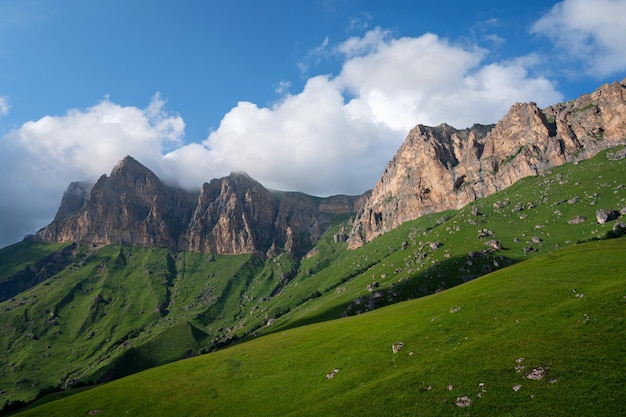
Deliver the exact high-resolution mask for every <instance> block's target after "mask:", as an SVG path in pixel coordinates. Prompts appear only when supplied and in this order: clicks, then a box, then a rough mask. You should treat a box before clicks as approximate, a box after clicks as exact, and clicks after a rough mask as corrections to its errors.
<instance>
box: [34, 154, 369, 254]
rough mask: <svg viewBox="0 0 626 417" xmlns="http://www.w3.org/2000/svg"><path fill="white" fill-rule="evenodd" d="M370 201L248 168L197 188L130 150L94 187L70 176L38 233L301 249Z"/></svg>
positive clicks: (179, 246) (268, 250)
mask: <svg viewBox="0 0 626 417" xmlns="http://www.w3.org/2000/svg"><path fill="white" fill-rule="evenodd" d="M363 202H364V198H363V197H362V196H356V197H353V196H335V197H328V198H317V197H313V196H309V195H306V194H302V193H287V192H285V193H281V192H274V193H272V192H270V191H269V190H267V189H265V188H264V187H263V186H262V185H261V184H259V183H258V182H257V181H255V180H254V179H252V178H250V177H249V176H248V175H246V174H244V173H232V174H231V175H229V176H227V177H224V178H221V179H214V180H212V181H211V182H210V183H205V184H204V185H203V186H202V188H201V190H200V192H199V193H193V192H188V191H184V190H181V189H178V188H175V187H171V186H168V185H166V184H164V183H163V182H161V180H160V179H159V178H158V177H157V176H156V175H155V174H154V173H153V172H152V171H150V170H149V169H148V168H146V167H145V166H143V165H142V164H140V163H139V162H137V161H136V160H135V159H133V158H132V157H130V156H127V157H126V158H124V159H123V160H122V161H120V162H119V163H118V164H117V165H116V166H115V168H114V169H113V170H112V172H111V175H110V176H107V175H103V176H102V177H101V178H100V179H99V180H98V181H97V182H96V184H95V185H93V187H92V188H90V185H89V184H86V183H72V184H70V186H69V187H68V189H67V191H66V192H65V194H64V196H63V199H62V202H61V206H60V207H59V210H58V213H57V215H56V216H55V220H54V221H53V222H52V223H51V224H50V225H48V226H46V227H45V228H43V229H41V230H40V231H39V232H37V234H36V236H35V238H36V239H38V240H41V241H45V242H71V241H74V242H81V243H90V244H123V245H133V246H156V247H164V248H169V249H172V250H182V251H191V252H203V253H218V254H244V253H259V254H266V255H268V256H273V255H276V254H278V253H280V252H282V251H286V252H288V253H290V254H292V255H295V256H301V255H302V254H304V253H306V251H307V250H308V249H309V248H310V247H311V246H312V244H313V243H314V242H315V241H317V239H318V238H319V237H320V236H321V235H322V234H323V233H324V232H326V231H327V229H328V227H329V226H330V224H331V223H332V222H333V221H334V220H335V219H336V218H337V216H341V215H349V214H351V213H355V212H356V211H358V209H359V207H360V205H362V204H363Z"/></svg>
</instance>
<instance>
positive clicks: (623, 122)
mask: <svg viewBox="0 0 626 417" xmlns="http://www.w3.org/2000/svg"><path fill="white" fill-rule="evenodd" d="M623 143H626V79H624V80H622V81H621V82H619V83H618V82H615V83H613V84H610V85H608V84H606V85H603V86H601V87H600V88H598V89H597V90H596V91H595V92H593V93H591V94H586V95H583V96H581V97H580V98H578V99H576V100H572V101H569V102H566V103H561V104H556V105H553V106H550V107H548V108H545V109H540V108H539V107H537V105H536V104H535V103H526V104H521V103H517V104H515V105H513V106H512V107H511V109H510V111H509V112H508V114H507V115H506V116H504V118H503V119H502V120H501V121H500V122H498V123H497V124H496V125H495V126H483V125H474V126H472V127H471V128H468V129H462V130H458V129H455V128H453V127H451V126H448V125H446V124H442V125H439V126H437V127H428V126H423V125H418V126H416V127H415V128H414V129H413V130H411V132H410V133H409V135H408V136H407V138H406V140H405V142H404V143H403V144H402V145H401V147H400V148H399V150H398V152H397V154H396V155H395V156H394V158H393V159H392V160H391V161H390V162H389V164H388V165H387V167H386V168H385V171H384V172H383V174H382V176H381V178H380V180H379V181H378V183H377V184H376V186H375V187H374V189H373V190H372V192H371V195H370V197H369V199H368V200H367V202H366V203H365V205H364V206H363V208H362V209H361V210H359V212H358V214H357V217H356V218H355V221H354V223H353V229H352V232H351V233H350V237H349V239H348V244H349V247H350V248H357V247H359V246H362V245H363V244H364V243H366V242H369V241H371V240H372V239H374V238H375V237H377V236H380V235H381V234H383V233H385V232H388V231H390V230H392V229H394V228H396V227H398V226H400V225H401V224H402V223H404V222H406V221H408V220H412V219H416V218H418V217H420V216H422V215H424V214H427V213H432V212H439V211H444V210H449V209H458V208H461V207H463V206H465V205H466V204H468V203H470V202H472V201H474V200H476V199H478V198H482V197H485V196H488V195H491V194H493V193H495V192H497V191H499V190H502V189H504V188H507V187H509V186H510V185H512V184H514V183H515V182H516V181H518V180H519V179H521V178H523V177H527V176H530V175H536V174H539V173H541V172H544V171H545V170H547V169H549V168H551V167H554V166H558V165H562V164H564V163H565V162H571V161H576V160H581V159H587V158H589V157H591V156H593V155H595V154H597V153H598V152H599V151H601V150H603V149H606V148H609V147H612V146H616V145H618V144H623Z"/></svg>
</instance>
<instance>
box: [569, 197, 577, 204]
mask: <svg viewBox="0 0 626 417" xmlns="http://www.w3.org/2000/svg"><path fill="white" fill-rule="evenodd" d="M579 200H580V198H578V196H576V197H572V198H570V199H569V200H567V203H568V204H576V203H578V201H579Z"/></svg>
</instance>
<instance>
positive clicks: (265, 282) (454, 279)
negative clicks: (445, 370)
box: [0, 151, 626, 415]
mask: <svg viewBox="0 0 626 417" xmlns="http://www.w3.org/2000/svg"><path fill="white" fill-rule="evenodd" d="M611 152H612V151H608V152H606V151H605V152H603V153H601V154H599V155H598V156H596V157H595V158H592V159H590V160H587V161H582V162H580V163H577V164H566V165H564V166H561V167H559V168H555V169H553V170H552V171H551V172H549V173H546V174H545V175H541V176H537V177H531V178H526V179H524V180H521V181H519V182H518V183H516V184H515V185H514V186H512V187H510V188H508V189H506V190H503V191H501V192H499V193H497V194H494V195H492V196H490V197H488V198H485V199H481V200H478V201H476V202H474V203H472V204H471V205H469V206H467V207H465V208H463V209H461V210H457V211H448V212H444V213H434V214H430V215H426V216H423V217H421V218H420V219H417V220H415V221H411V222H407V223H405V224H404V225H402V226H401V227H399V228H398V229H396V230H394V231H391V232H389V233H387V234H385V235H383V236H381V237H379V238H377V239H375V240H374V241H372V242H370V243H368V244H367V245H365V246H363V247H361V248H359V249H357V250H354V251H349V250H347V248H346V244H345V243H342V242H336V241H335V239H334V238H333V236H334V235H335V234H336V233H337V232H339V230H340V229H341V228H343V227H346V223H345V222H346V220H347V219H345V218H341V217H338V218H337V221H336V223H335V225H334V227H333V228H332V229H331V230H329V232H328V233H327V234H326V235H324V236H323V238H322V239H321V240H320V241H319V242H318V244H317V246H316V247H315V248H314V249H313V250H312V251H311V252H309V254H307V256H305V257H304V258H303V259H301V260H297V259H293V258H290V257H289V256H287V255H286V254H282V255H280V256H278V257H275V258H270V259H265V258H262V257H259V256H256V255H239V256H220V255H214V254H198V253H186V252H173V251H170V250H167V249H162V248H140V247H122V246H118V245H110V246H88V245H59V244H56V245H50V244H42V243H38V242H33V241H24V242H20V243H18V244H16V245H12V246H10V247H7V248H4V249H0V300H4V301H1V302H0V340H2V345H3V349H1V350H0V369H1V371H0V405H2V404H3V403H6V402H12V401H29V400H32V399H33V398H35V397H36V396H37V395H38V394H39V393H40V392H42V391H43V392H48V391H51V390H57V389H65V388H70V387H78V386H81V385H90V384H92V383H94V382H104V381H109V380H112V379H116V378H119V377H123V376H126V375H130V374H133V373H135V372H138V371H141V370H143V369H147V368H151V367H155V366H158V365H162V364H165V363H169V362H173V361H176V360H179V359H182V358H188V357H191V356H196V355H198V354H199V353H206V352H211V351H215V350H217V349H220V348H223V347H225V346H228V345H230V344H232V343H233V342H242V341H246V342H245V343H242V344H241V345H240V346H248V343H258V342H257V340H256V339H255V338H256V337H257V336H260V335H264V334H271V333H274V334H276V335H282V333H283V332H285V331H287V330H288V329H294V330H295V331H297V332H304V333H296V334H299V335H301V336H298V337H297V338H298V339H305V340H306V339H307V337H306V336H304V334H305V333H307V332H309V331H311V330H310V327H306V328H305V329H304V330H301V329H295V328H297V327H300V326H304V325H308V324H314V323H322V322H325V321H327V320H331V319H337V318H340V317H343V316H354V315H358V314H360V313H364V312H367V311H370V310H377V309H379V308H381V307H384V306H388V305H392V304H396V303H398V302H400V301H404V300H410V299H415V298H420V299H421V300H426V299H422V298H421V297H424V296H426V295H429V294H435V293H440V292H441V291H443V290H445V289H448V288H451V287H456V286H458V285H459V284H463V283H468V284H471V285H463V286H461V287H458V288H457V289H455V290H454V292H452V293H456V291H469V290H467V289H462V288H474V287H472V285H475V284H474V282H471V283H470V282H469V281H472V280H474V279H475V278H477V277H479V276H483V275H485V274H488V273H490V272H493V271H497V270H500V269H502V268H505V267H508V266H511V265H516V264H518V265H517V266H519V267H522V266H524V268H529V265H533V264H532V263H526V262H524V263H522V264H520V262H522V261H528V260H533V262H535V261H534V259H535V257H537V256H545V255H549V254H552V253H554V251H555V250H557V249H561V248H567V247H571V248H572V250H574V251H576V250H581V251H582V249H581V248H583V247H587V246H586V245H584V246H583V245H581V246H577V244H578V243H581V242H584V241H588V240H596V239H599V238H604V237H606V236H607V235H611V236H613V235H615V234H614V233H613V232H612V231H613V229H614V228H615V227H616V225H617V224H618V221H609V222H607V223H606V224H598V222H597V221H596V210H598V209H616V210H618V211H619V210H620V209H621V208H623V207H626V186H625V185H626V184H625V183H626V180H625V178H626V175H625V174H626V159H622V160H612V159H609V158H607V153H608V154H610V153H611ZM576 219H577V220H578V221H577V222H572V220H576ZM617 234H619V233H617ZM615 242H621V245H622V246H623V243H624V242H623V240H616V241H615ZM601 244H602V245H613V244H614V242H612V241H606V242H602V243H601ZM590 247H593V246H590ZM568 253H569V252H568ZM622 255H623V254H622ZM555 256H556V255H555ZM559 256H560V255H559ZM568 256H569V255H568ZM542 259H544V260H543V261H542V262H543V264H546V263H547V261H546V258H542ZM557 259H561V258H557ZM601 259H604V263H605V264H606V267H607V268H615V270H616V271H620V268H619V267H618V266H617V265H619V264H615V266H612V265H613V264H612V263H613V262H614V260H612V259H611V255H606V256H605V255H602V258H601ZM559 262H560V261H559ZM615 262H618V261H615ZM566 267H569V265H563V270H564V271H565V268H566ZM581 267H587V266H586V265H581ZM554 268H556V269H558V267H557V266H554ZM506 270H507V271H511V269H508V268H507V269H506ZM514 270H515V269H514ZM621 270H623V269H621ZM616 273H617V272H616ZM493 276H500V275H498V274H494V275H493ZM535 278H537V279H539V278H540V277H535ZM608 278H610V277H607V279H608ZM490 279H491V278H490ZM499 279H500V280H502V278H499ZM475 282H478V281H475ZM490 282H491V281H490ZM496 282H500V281H496ZM483 285H484V284H483ZM494 285H498V284H494ZM500 285H503V284H500ZM507 285H508V284H504V286H507ZM536 285H539V286H541V284H540V283H539V282H538V283H537V284H536ZM571 289H576V288H575V287H572V288H570V289H569V291H570V292H571ZM502 290H508V288H502ZM577 291H578V290H577ZM443 294H444V293H441V294H437V297H438V296H440V295H441V296H443ZM445 294H448V292H445ZM622 295H623V294H622ZM585 297H586V296H585ZM428 299H431V298H428ZM421 300H420V302H425V301H421ZM578 301H580V300H578ZM585 302H587V301H586V299H585ZM419 308H420V309H422V308H426V307H419ZM449 308H451V307H448V309H449ZM381 311H382V310H381ZM376 314H378V313H376ZM424 314H427V315H432V314H433V313H431V312H424ZM585 314H589V313H585ZM367 316H370V315H369V314H368V315H367ZM374 316H375V315H374ZM376 317H377V316H376ZM455 317H456V316H455ZM431 318H432V317H430V318H429V320H430V319H431ZM617 318H619V317H616V319H617ZM372 320H373V319H372ZM381 320H382V319H381ZM546 320H547V318H546ZM343 321H345V322H346V323H351V322H352V319H351V318H347V319H344V320H343ZM343 321H339V322H338V323H342V322H343ZM333 325H335V324H333ZM336 325H337V326H343V325H344V324H341V325H340V324H336ZM345 325H347V324H345ZM485 325H486V324H485ZM557 325H558V323H557ZM320 326H322V328H324V327H323V326H325V325H324V324H320ZM376 326H378V324H376V325H374V324H372V327H371V329H370V330H369V331H368V332H379V331H380V332H382V331H383V330H385V329H379V328H378V327H376ZM393 326H394V325H393V324H392V323H386V324H384V327H393ZM487 329H491V327H489V326H487ZM324 331H326V330H324ZM328 331H329V332H331V331H330V330H328ZM289 334H291V333H289ZM457 336H458V337H461V334H458V335H457ZM501 336H502V337H505V336H506V335H504V334H503V335H499V334H497V335H496V334H494V335H492V337H494V342H493V343H494V344H502V343H504V342H503V341H502V340H501ZM354 337H357V336H354ZM359 337H360V336H359ZM455 337H456V336H455ZM463 337H465V336H464V335H463ZM247 340H251V341H250V342H248V341H247ZM265 340H269V339H265ZM341 340H343V341H344V342H346V339H345V338H343V337H342V338H341ZM407 340H409V339H408V337H407ZM455 340H456V339H455ZM311 343H313V344H314V343H318V342H316V341H313V340H312V342H311ZM329 343H330V342H329ZM368 343H369V342H368ZM372 343H373V342H372ZM385 343H386V346H387V347H386V349H387V350H390V345H389V343H388V342H385ZM406 343H407V342H406V341H405V344H406ZM421 343H423V341H422V342H421ZM483 348H484V347H483ZM272 349H274V348H272ZM298 349H299V351H300V352H307V353H305V354H306V355H311V352H308V351H307V348H306V346H305V345H303V347H302V348H301V349H300V348H298ZM333 349H335V348H333ZM414 349H418V348H414ZM270 351H271V349H270ZM327 353H328V352H326V354H327ZM387 353H388V352H385V354H387ZM220 354H222V353H220ZM303 354H304V353H303ZM415 354H417V352H415ZM212 356H213V354H211V355H209V356H208V357H212ZM412 356H414V355H412ZM375 357H376V356H375ZM399 357H400V356H398V355H394V356H392V357H390V358H392V359H393V360H398V358H399ZM195 360H196V359H194V361H195ZM207 360H208V359H207ZM378 360H380V358H379V359H378ZM378 360H376V361H378ZM385 360H386V361H388V360H389V358H387V359H385ZM194 361H191V362H193V363H195V362H194ZM603 361H604V359H603ZM187 362H188V361H183V362H182V363H181V364H180V366H187V365H183V364H186V363H187ZM609 362H610V361H609ZM323 364H326V362H323ZM177 365H178V364H177ZM328 366H329V367H331V368H330V369H328V370H323V371H322V372H324V375H325V373H327V372H330V371H332V369H334V368H332V367H333V366H335V365H331V364H328ZM311 372H312V371H311ZM277 373H279V372H278V371H277ZM339 376H340V375H339V374H338V375H337V377H339ZM286 378H287V377H286ZM334 380H335V379H334V378H333V381H334ZM380 382H381V383H382V381H380ZM272 383H274V382H272ZM457 384H458V383H457ZM453 385H454V384H453ZM324 387H325V386H324ZM433 389H434V388H433ZM429 392H430V391H429ZM180 395H183V393H181V394H180ZM259 395H260V394H259ZM384 398H387V395H386V394H385V396H384ZM359 401H360V400H359ZM385 401H386V400H385ZM278 414H281V413H278ZM504 414H506V413H504ZM426 415H428V414H426ZM529 415H534V414H532V413H531V414H529Z"/></svg>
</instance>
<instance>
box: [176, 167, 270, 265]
mask: <svg viewBox="0 0 626 417" xmlns="http://www.w3.org/2000/svg"><path fill="white" fill-rule="evenodd" d="M273 218H274V201H273V199H272V196H271V194H270V193H269V191H267V190H266V189H265V188H263V186H262V185H261V184H259V183H258V182H256V181H254V180H253V179H252V178H250V177H248V176H247V175H245V174H233V175H231V176H230V177H228V178H222V179H219V180H213V181H211V182H210V183H209V184H206V183H205V184H204V185H203V187H202V190H201V191H200V195H199V196H198V201H197V204H196V207H195V209H194V211H193V215H192V217H191V221H190V223H189V227H188V228H187V229H186V230H185V232H184V234H183V236H182V239H181V242H180V245H179V249H181V250H187V251H192V252H213V253H224V254H235V253H253V252H257V251H259V250H260V249H262V248H267V247H269V245H271V243H272V239H273V227H272V226H273V224H272V221H273Z"/></svg>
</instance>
